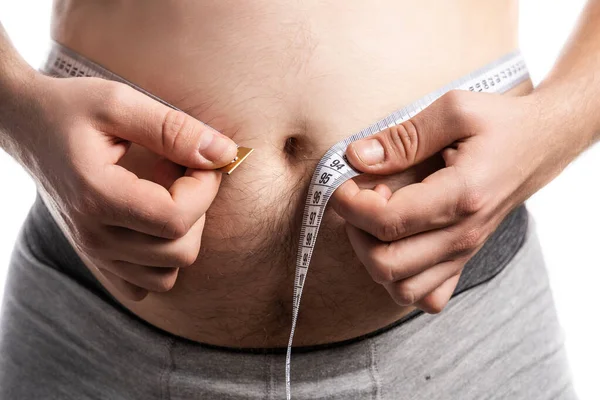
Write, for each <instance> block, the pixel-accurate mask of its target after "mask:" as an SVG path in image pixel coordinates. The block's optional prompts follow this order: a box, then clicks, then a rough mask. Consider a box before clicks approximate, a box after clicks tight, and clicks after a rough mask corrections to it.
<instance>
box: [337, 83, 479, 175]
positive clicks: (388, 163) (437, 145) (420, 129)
mask: <svg viewBox="0 0 600 400" xmlns="http://www.w3.org/2000/svg"><path fill="white" fill-rule="evenodd" d="M468 95H469V93H468V92H459V91H452V92H448V93H447V94H445V95H444V96H442V97H440V98H439V99H438V100H436V101H435V102H433V103H432V104H431V105H430V106H429V107H427V108H426V109H424V110H423V111H421V112H420V113H419V114H417V115H415V116H414V117H413V118H411V119H409V120H407V121H404V122H402V123H400V124H398V125H395V126H392V127H391V128H387V129H385V130H383V131H381V132H379V133H376V134H374V135H372V136H369V137H367V138H365V139H360V140H357V141H355V142H352V143H350V144H349V145H348V148H347V150H346V157H347V158H348V161H349V162H350V163H351V164H352V166H353V167H355V168H356V169H358V170H360V171H362V172H367V173H371V174H392V173H396V172H400V171H403V170H405V169H407V168H409V167H411V166H413V165H415V164H418V163H420V162H422V161H424V160H425V159H427V158H429V157H431V156H432V155H434V154H436V153H438V152H439V151H441V150H442V149H444V148H445V147H447V146H450V145H451V144H452V143H454V142H455V141H457V140H460V139H464V138H466V137H468V136H471V135H472V130H471V129H470V128H469V127H468V126H467V125H466V124H465V112H464V110H463V106H462V104H464V101H463V99H464V97H463V96H468Z"/></svg>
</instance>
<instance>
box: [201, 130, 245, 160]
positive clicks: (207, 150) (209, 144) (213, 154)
mask: <svg viewBox="0 0 600 400" xmlns="http://www.w3.org/2000/svg"><path fill="white" fill-rule="evenodd" d="M229 147H231V149H229ZM235 148H236V146H235V143H233V142H232V141H231V139H229V138H227V137H224V136H222V135H219V134H217V133H212V132H211V133H209V132H206V133H204V134H203V135H202V137H201V138H200V145H199V149H198V151H199V152H200V155H202V157H204V158H206V159H207V160H209V161H212V162H220V161H225V160H223V158H224V156H225V155H226V154H228V153H231V154H232V157H230V158H231V159H232V160H233V159H234V158H235V153H236V150H235ZM228 150H229V151H228Z"/></svg>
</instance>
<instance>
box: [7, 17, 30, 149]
mask: <svg viewBox="0 0 600 400" xmlns="http://www.w3.org/2000/svg"><path fill="white" fill-rule="evenodd" d="M35 76H36V72H35V71H34V70H33V69H32V68H31V67H30V66H29V65H28V64H27V63H26V62H25V61H24V60H23V59H22V58H21V56H20V55H19V54H18V52H17V51H16V50H15V48H14V47H13V46H12V44H11V42H10V40H9V38H8V35H7V34H6V32H5V31H4V29H3V27H2V24H1V23H0V148H2V149H3V150H5V151H6V152H8V153H9V154H11V155H12V156H14V157H19V149H18V145H17V138H18V137H19V136H22V134H23V130H22V127H23V126H24V125H25V121H26V118H27V109H28V108H30V107H31V102H30V101H28V99H30V98H32V96H31V95H30V94H31V93H32V90H31V88H32V86H33V84H34V81H35Z"/></svg>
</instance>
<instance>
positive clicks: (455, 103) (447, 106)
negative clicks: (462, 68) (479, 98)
mask: <svg viewBox="0 0 600 400" xmlns="http://www.w3.org/2000/svg"><path fill="white" fill-rule="evenodd" d="M468 97H470V93H469V92H466V91H464V90H451V91H449V92H448V93H446V94H445V95H444V96H442V98H441V99H440V100H441V102H442V108H443V109H444V111H445V112H446V113H447V115H448V117H449V122H450V124H451V125H452V126H455V127H458V128H460V129H462V130H465V131H471V130H473V129H474V128H475V126H476V124H475V122H476V121H475V120H474V118H473V113H472V112H471V107H470V105H469V101H468V100H469V99H468Z"/></svg>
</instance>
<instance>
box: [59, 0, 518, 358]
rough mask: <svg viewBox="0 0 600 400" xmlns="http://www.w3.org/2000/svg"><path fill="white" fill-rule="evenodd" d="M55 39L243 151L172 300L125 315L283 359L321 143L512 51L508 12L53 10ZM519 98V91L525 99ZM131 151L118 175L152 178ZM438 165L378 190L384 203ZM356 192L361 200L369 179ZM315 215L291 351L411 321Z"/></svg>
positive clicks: (512, 15)
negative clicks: (387, 193) (389, 193)
mask: <svg viewBox="0 0 600 400" xmlns="http://www.w3.org/2000/svg"><path fill="white" fill-rule="evenodd" d="M53 37H54V38H55V39H56V40H57V41H58V42H60V43H62V44H64V45H66V46H67V47H70V48H72V49H73V50H75V51H77V52H79V53H81V54H82V55H84V56H86V57H88V58H90V59H92V60H93V61H96V62H98V63H100V64H102V65H103V66H104V67H106V68H108V69H110V70H112V71H113V72H115V73H117V74H119V75H121V76H123V77H125V78H127V79H129V80H130V81H132V82H134V83H136V84H137V85H139V86H141V87H143V88H144V89H146V90H148V91H149V92H151V93H153V94H155V95H157V96H159V97H161V98H162V99H164V100H166V101H168V102H169V103H171V104H174V105H175V106H177V107H178V108H181V109H183V110H184V111H186V112H188V113H189V114H190V115H192V116H194V117H196V118H197V119H199V120H201V121H204V122H206V123H208V124H209V125H211V126H212V127H213V128H215V129H217V130H219V131H221V132H222V133H224V134H225V135H227V136H229V137H231V138H233V140H234V141H235V142H236V143H238V144H239V145H241V146H246V147H252V148H254V149H255V152H254V153H253V154H252V155H251V156H250V157H249V158H248V159H247V160H246V161H245V162H244V164H242V165H241V166H240V167H239V168H238V169H237V170H236V171H235V172H234V173H233V174H232V175H231V176H227V177H224V179H223V181H222V184H221V187H220V190H219V193H218V194H217V197H216V199H215V201H214V203H213V204H212V206H211V207H210V209H209V210H208V212H207V221H206V226H205V229H204V233H203V237H202V249H201V251H200V254H199V256H198V259H197V261H196V262H195V263H194V265H192V266H190V267H188V268H185V269H182V270H180V272H179V278H178V281H177V284H176V285H175V287H174V288H173V290H171V291H169V292H167V293H162V294H154V293H153V294H151V295H150V296H149V297H147V298H146V299H145V300H144V301H142V302H140V303H133V302H129V301H127V300H125V299H123V298H122V296H120V295H119V294H118V293H117V292H115V291H114V290H111V288H110V286H109V284H108V283H106V281H105V280H104V278H103V277H102V276H101V275H100V274H99V273H97V272H96V271H94V270H93V268H92V272H93V273H94V274H95V275H96V277H97V278H98V279H99V280H100V281H101V282H102V283H103V284H104V285H105V286H107V288H108V289H109V290H110V291H111V292H112V293H113V295H115V297H117V298H118V299H119V300H120V301H121V302H122V303H123V304H124V305H125V306H127V307H128V308H129V309H131V310H132V311H133V312H134V313H136V314H137V315H139V316H140V317H141V318H143V319H145V320H147V321H149V322H150V323H152V324H153V325H156V326H158V327H160V328H162V329H164V330H167V331H169V332H172V333H175V334H177V335H181V336H184V337H187V338H189V339H192V340H196V341H200V342H205V343H210V344H216V345H224V346H235V347H238V346H241V347H281V346H285V344H286V343H287V337H288V334H289V328H290V319H291V300H292V290H293V274H294V266H295V257H296V250H297V249H296V246H297V238H298V235H299V228H300V222H301V221H300V220H301V216H302V215H301V213H302V210H303V202H304V196H305V194H306V188H307V186H308V183H309V180H310V176H311V173H312V171H313V169H314V167H315V166H316V164H317V162H318V160H319V159H320V158H321V156H322V155H323V154H324V153H325V151H326V150H327V149H328V148H329V147H330V146H331V145H332V144H334V143H336V142H338V141H339V140H341V139H344V138H346V137H347V136H349V135H350V134H352V133H355V132H356V131H358V130H360V129H361V128H363V127H365V126H367V125H369V124H371V123H372V122H374V121H376V120H378V119H379V118H381V117H383V116H385V115H387V114H388V113H390V112H391V111H394V110H395V109H398V108H400V107H401V106H404V105H406V104H408V103H410V102H412V101H414V100H416V99H417V98H419V97H421V96H423V95H425V94H427V93H428V92H430V91H432V90H434V89H437V88H439V87H440V86H443V85H444V84H446V83H448V82H450V81H451V80H453V79H456V78H458V77H460V76H462V75H464V74H466V73H468V72H471V71H472V70H474V69H476V68H479V67H481V66H483V65H485V64H486V63H488V62H490V61H493V60H494V59H496V58H498V57H500V56H502V55H504V54H506V53H508V52H510V51H512V50H515V49H516V47H517V4H516V1H514V0H502V1H494V2H481V1H475V0H453V1H446V2H436V1H433V0H428V1H420V2H415V1H412V2H409V1H404V0H401V1H389V0H388V1H381V2H375V3H373V2H364V1H351V2H347V1H330V2H325V1H289V2H275V1H254V2H236V1H223V0H209V1H207V0H203V1H177V2H176V1H159V0H153V1H144V2H132V1H106V2H94V1H89V0H85V1H84V0H80V1H57V2H56V5H55V13H54V23H53ZM528 88H529V83H526V84H525V85H523V86H521V88H520V89H519V90H518V91H520V92H524V91H527V90H529V89H528ZM153 160H154V157H153V156H152V155H150V154H144V151H142V150H140V149H138V148H134V150H133V151H132V152H131V154H130V155H128V156H127V159H126V160H124V161H123V165H126V166H127V167H128V168H130V169H132V170H134V172H136V173H138V175H140V176H142V177H144V176H149V175H148V174H149V173H150V171H151V169H152V165H153ZM442 165H443V164H442V163H441V160H440V159H439V158H435V159H432V160H429V161H428V162H425V163H423V164H422V165H420V166H418V167H417V168H414V169H412V170H410V171H407V172H405V173H402V174H398V175H395V176H389V177H385V178H380V181H381V182H386V183H388V184H389V185H390V186H391V188H392V190H394V189H397V188H399V187H401V186H404V185H406V184H409V183H412V182H415V181H417V180H419V179H422V178H423V177H424V176H426V175H427V174H429V173H431V172H432V171H434V170H435V169H437V168H440V167H441V166H442ZM357 180H359V181H361V182H363V184H364V185H365V187H372V186H373V182H375V180H374V179H373V177H368V176H362V177H360V178H357ZM343 223H344V222H343V220H342V219H341V218H340V217H338V216H337V215H336V214H335V213H334V212H333V211H332V210H328V211H327V212H326V214H325V218H324V221H323V224H322V226H321V233H320V235H319V238H318V240H317V245H316V248H315V253H314V255H313V257H312V261H311V271H310V274H309V276H308V279H307V282H306V285H305V292H304V294H303V299H302V310H301V313H300V319H299V325H298V329H297V333H296V339H295V344H297V345H309V344H318V343H327V342H334V341H339V340H344V339H348V338H352V337H356V336H359V335H363V334H365V333H368V332H372V331H374V330H376V329H378V328H381V327H383V326H385V325H388V324H390V323H392V322H393V321H395V320H397V319H399V318H400V317H402V316H403V315H405V314H407V313H408V312H410V311H411V308H407V307H400V306H398V305H396V304H395V303H394V302H393V301H392V299H391V298H390V297H389V295H388V294H387V292H386V291H385V289H384V288H383V287H382V286H380V285H378V284H376V283H374V282H373V281H372V279H371V278H370V276H369V275H368V273H367V272H366V270H365V269H364V267H363V266H362V265H361V263H360V262H359V260H358V259H357V258H356V256H355V255H354V252H353V250H352V247H351V246H350V243H349V241H348V239H347V237H346V234H345V232H344V228H343Z"/></svg>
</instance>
